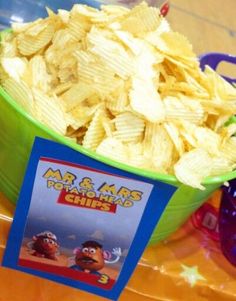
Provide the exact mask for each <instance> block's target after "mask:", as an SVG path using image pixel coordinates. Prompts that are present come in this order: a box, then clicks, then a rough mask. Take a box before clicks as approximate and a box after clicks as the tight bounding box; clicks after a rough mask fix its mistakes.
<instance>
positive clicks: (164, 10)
mask: <svg viewBox="0 0 236 301" xmlns="http://www.w3.org/2000/svg"><path fill="white" fill-rule="evenodd" d="M169 9H170V5H169V2H165V3H164V4H163V5H162V6H161V9H160V11H161V15H162V16H163V17H165V16H166V15H167V14H168V11H169Z"/></svg>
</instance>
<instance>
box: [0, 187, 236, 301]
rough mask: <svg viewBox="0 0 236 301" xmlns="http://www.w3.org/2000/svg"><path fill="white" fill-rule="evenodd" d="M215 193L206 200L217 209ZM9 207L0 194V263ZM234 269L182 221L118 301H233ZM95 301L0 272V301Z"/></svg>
mask: <svg viewBox="0 0 236 301" xmlns="http://www.w3.org/2000/svg"><path fill="white" fill-rule="evenodd" d="M219 197H220V194H219V193H217V194H215V195H214V198H212V199H211V200H210V201H211V203H212V204H213V205H214V206H215V207H217V206H218V203H219ZM13 212H14V208H13V207H12V206H11V205H10V204H9V202H8V201H7V200H6V198H5V197H4V196H3V195H2V194H0V258H2V255H3V252H4V248H5V244H6V240H7V235H8V231H9V228H10V225H11V220H12V216H13ZM235 279H236V268H234V267H233V266H231V265H230V263H228V261H227V260H226V259H225V258H224V257H223V255H222V254H221V252H220V249H219V246H218V245H217V242H214V241H212V240H211V239H210V238H209V237H208V236H207V235H206V234H204V233H203V232H201V231H200V230H197V229H195V228H194V227H193V225H192V223H191V221H189V222H187V223H186V224H185V225H184V226H183V227H182V228H181V229H180V230H179V231H177V232H176V233H175V234H174V235H173V236H172V237H171V238H169V239H168V240H167V241H164V242H162V243H161V244H159V245H158V246H154V247H149V248H147V249H146V251H145V253H144V254H143V257H142V259H141V260H140V262H139V264H138V266H137V268H136V270H135V272H134V274H133V276H132V277H131V279H130V281H129V283H128V285H127V287H126V289H125V290H124V291H123V293H122V294H121V297H120V300H121V301H124V300H126V301H129V300H132V301H133V300H134V301H136V300H137V301H139V300H140V301H141V300H142V301H143V300H147V301H149V300H150V301H151V300H159V301H160V300H176V301H180V300H181V301H189V300H191V301H195V300H196V301H206V300H207V301H209V300H212V301H231V300H234V301H235V300H236V280H235ZM22 300H29V301H54V300H55V301H56V300H60V301H78V300H81V301H89V300H91V301H97V300H105V299H104V298H100V297H96V296H94V295H91V294H88V293H85V292H82V291H79V290H76V289H73V288H70V287H67V286H64V285H60V284H57V283H53V282H51V281H48V280H44V279H41V278H38V277H34V276H31V275H28V274H24V273H21V272H18V271H13V270H10V269H6V268H3V267H1V268H0V301H22Z"/></svg>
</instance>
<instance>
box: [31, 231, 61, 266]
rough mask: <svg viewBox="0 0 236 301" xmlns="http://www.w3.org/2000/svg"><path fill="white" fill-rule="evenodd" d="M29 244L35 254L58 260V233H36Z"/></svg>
mask: <svg viewBox="0 0 236 301" xmlns="http://www.w3.org/2000/svg"><path fill="white" fill-rule="evenodd" d="M28 246H29V248H30V249H31V250H33V253H31V255H33V256H36V257H41V258H47V259H52V260H57V256H56V255H57V254H58V249H59V244H58V242H57V237H56V235H55V234H53V233H52V232H50V231H44V232H41V233H38V234H36V235H34V236H33V238H32V241H31V242H30V243H29V244H28Z"/></svg>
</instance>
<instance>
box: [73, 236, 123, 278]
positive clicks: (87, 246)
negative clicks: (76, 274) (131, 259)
mask: <svg viewBox="0 0 236 301" xmlns="http://www.w3.org/2000/svg"><path fill="white" fill-rule="evenodd" d="M73 253H74V254H75V265H72V266H71V267H70V268H71V269H74V270H77V271H82V272H85V273H89V274H94V275H99V276H100V275H101V273H99V272H98V271H99V270H101V269H102V268H103V267H104V266H105V263H110V264H111V263H116V262H118V261H119V259H120V257H121V249H120V248H114V249H113V252H112V253H110V252H109V251H104V250H103V249H102V245H101V244H99V243H98V242H96V241H86V242H84V243H83V244H82V248H80V247H79V248H76V249H75V250H74V252H73ZM112 254H113V255H115V256H116V258H115V259H114V260H109V259H111V257H112Z"/></svg>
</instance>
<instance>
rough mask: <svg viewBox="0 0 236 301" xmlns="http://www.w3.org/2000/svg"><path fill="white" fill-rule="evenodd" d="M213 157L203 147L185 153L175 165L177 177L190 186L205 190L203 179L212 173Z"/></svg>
mask: <svg viewBox="0 0 236 301" xmlns="http://www.w3.org/2000/svg"><path fill="white" fill-rule="evenodd" d="M211 166H212V158H211V157H210V155H209V154H208V152H206V151H205V150H203V149H201V148H196V149H193V150H191V151H189V152H186V153H184V154H183V155H182V156H181V158H180V159H179V161H178V162H177V163H176V164H175V165H174V170H175V175H176V177H177V179H178V180H179V181H180V182H182V183H184V184H186V185H189V186H192V187H195V188H198V189H201V190H204V186H202V185H201V182H202V181H203V179H204V178H205V177H207V176H209V175H210V174H211Z"/></svg>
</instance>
